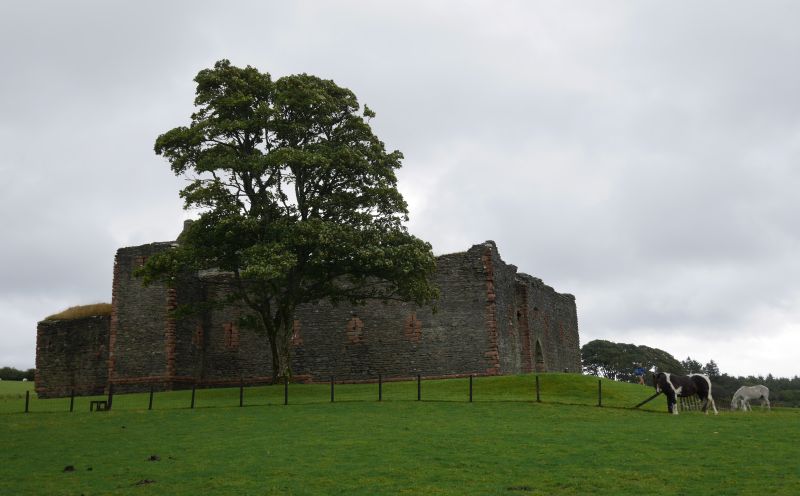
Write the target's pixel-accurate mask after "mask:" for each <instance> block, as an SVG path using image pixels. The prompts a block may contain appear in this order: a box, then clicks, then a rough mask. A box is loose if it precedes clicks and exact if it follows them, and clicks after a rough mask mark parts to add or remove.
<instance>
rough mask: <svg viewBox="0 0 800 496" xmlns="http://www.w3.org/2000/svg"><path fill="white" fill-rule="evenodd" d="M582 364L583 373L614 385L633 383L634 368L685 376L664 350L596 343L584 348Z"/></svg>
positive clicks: (582, 350)
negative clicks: (611, 380) (623, 382)
mask: <svg viewBox="0 0 800 496" xmlns="http://www.w3.org/2000/svg"><path fill="white" fill-rule="evenodd" d="M581 360H582V361H583V370H584V372H585V373H587V374H591V375H596V376H601V377H607V378H609V379H613V380H617V381H628V382H635V381H636V377H635V374H634V369H635V368H636V366H637V365H641V366H642V367H644V369H645V370H650V369H652V368H653V367H655V370H657V371H659V372H672V373H675V374H683V373H685V370H684V368H683V366H682V365H681V362H679V361H678V360H676V359H675V357H673V356H672V355H670V354H669V353H667V352H666V351H664V350H660V349H658V348H650V347H649V346H643V345H640V346H637V345H635V344H628V343H614V342H611V341H606V340H604V339H595V340H594V341H589V342H588V343H586V344H585V345H583V347H582V348H581ZM646 379H648V378H646Z"/></svg>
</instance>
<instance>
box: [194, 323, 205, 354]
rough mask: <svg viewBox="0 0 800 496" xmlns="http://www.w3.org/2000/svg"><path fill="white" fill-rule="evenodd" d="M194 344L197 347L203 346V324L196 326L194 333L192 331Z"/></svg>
mask: <svg viewBox="0 0 800 496" xmlns="http://www.w3.org/2000/svg"><path fill="white" fill-rule="evenodd" d="M192 344H193V345H194V346H195V347H196V348H201V347H202V346H203V326H202V325H200V324H198V325H197V327H195V329H194V333H192Z"/></svg>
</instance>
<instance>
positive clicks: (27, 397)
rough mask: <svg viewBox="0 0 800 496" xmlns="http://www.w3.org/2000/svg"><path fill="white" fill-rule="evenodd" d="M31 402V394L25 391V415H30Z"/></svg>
mask: <svg viewBox="0 0 800 496" xmlns="http://www.w3.org/2000/svg"><path fill="white" fill-rule="evenodd" d="M30 402H31V392H30V391H25V413H28V406H29V405H30Z"/></svg>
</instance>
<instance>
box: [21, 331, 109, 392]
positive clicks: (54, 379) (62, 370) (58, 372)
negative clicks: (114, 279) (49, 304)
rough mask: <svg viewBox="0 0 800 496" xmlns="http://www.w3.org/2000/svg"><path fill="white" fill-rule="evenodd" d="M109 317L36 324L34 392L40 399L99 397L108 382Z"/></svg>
mask: <svg viewBox="0 0 800 496" xmlns="http://www.w3.org/2000/svg"><path fill="white" fill-rule="evenodd" d="M110 326H111V318H110V317H109V316H96V317H85V318H81V319H73V320H54V321H47V320H45V321H42V322H39V324H38V326H37V328H36V393H37V394H38V395H39V397H40V398H56V397H62V396H69V395H70V394H71V391H72V390H74V391H75V394H76V395H93V394H102V393H103V390H104V388H105V387H106V381H107V377H108V376H107V365H106V364H107V360H108V335H109V328H110Z"/></svg>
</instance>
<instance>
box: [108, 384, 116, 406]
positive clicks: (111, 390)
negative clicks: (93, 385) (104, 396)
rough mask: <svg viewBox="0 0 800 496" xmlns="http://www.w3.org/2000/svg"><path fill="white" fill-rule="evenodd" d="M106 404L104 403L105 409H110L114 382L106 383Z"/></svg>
mask: <svg viewBox="0 0 800 496" xmlns="http://www.w3.org/2000/svg"><path fill="white" fill-rule="evenodd" d="M106 401H107V402H108V404H107V405H106V410H111V403H112V402H113V401H114V384H113V383H111V384H109V385H108V400H106Z"/></svg>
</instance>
